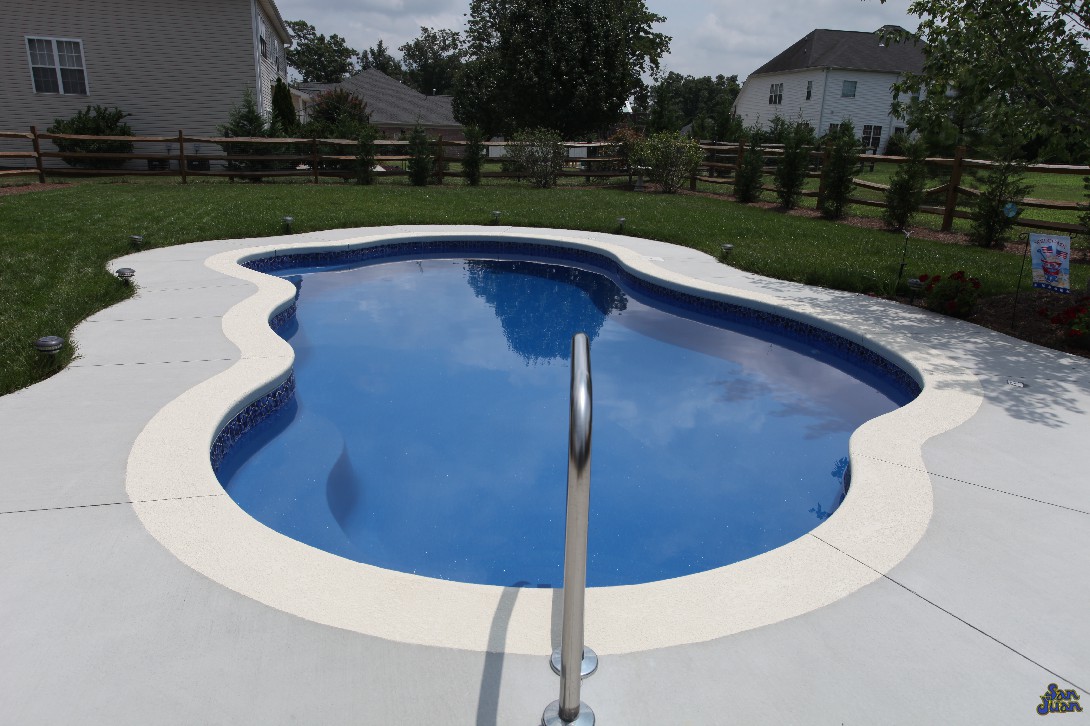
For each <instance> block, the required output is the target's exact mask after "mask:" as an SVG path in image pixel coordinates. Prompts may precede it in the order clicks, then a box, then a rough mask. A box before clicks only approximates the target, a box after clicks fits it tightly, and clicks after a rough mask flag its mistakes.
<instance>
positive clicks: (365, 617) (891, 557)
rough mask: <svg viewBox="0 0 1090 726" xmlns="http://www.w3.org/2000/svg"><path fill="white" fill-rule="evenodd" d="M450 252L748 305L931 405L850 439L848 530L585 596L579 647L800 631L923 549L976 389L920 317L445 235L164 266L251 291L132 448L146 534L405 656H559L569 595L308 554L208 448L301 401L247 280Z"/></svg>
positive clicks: (545, 234)
mask: <svg viewBox="0 0 1090 726" xmlns="http://www.w3.org/2000/svg"><path fill="white" fill-rule="evenodd" d="M454 240H462V241H465V240H476V241H478V242H480V243H482V244H488V245H491V246H495V245H504V246H505V248H513V249H522V248H524V247H534V246H538V245H543V244H545V245H549V246H550V247H552V248H559V249H562V250H566V251H568V252H571V253H573V254H592V255H597V256H599V257H603V258H606V259H608V260H610V261H611V262H612V263H614V264H615V265H616V267H617V268H618V269H619V270H620V271H621V272H622V273H623V274H624V275H627V276H631V277H632V278H633V279H636V280H639V281H649V282H653V283H654V284H655V285H658V286H661V287H662V288H664V289H668V290H670V291H673V292H674V293H676V294H677V295H678V296H680V297H682V298H689V297H699V298H700V299H706V300H709V301H712V302H713V303H715V304H722V305H725V306H734V307H738V306H741V307H744V308H746V309H748V310H752V311H753V312H754V314H755V315H756V316H758V317H760V316H764V315H775V316H780V317H781V318H782V319H786V320H788V321H790V322H791V323H792V324H798V325H800V326H804V327H808V328H811V329H815V330H817V331H818V332H819V333H821V332H827V333H829V334H835V335H837V336H839V337H841V338H843V339H845V340H847V341H849V342H851V343H852V344H854V345H858V346H860V347H861V348H865V349H868V350H872V351H876V352H877V353H880V354H881V355H882V356H883V357H884V358H886V359H888V360H890V361H892V362H894V363H896V364H897V365H898V366H899V367H900V368H902V369H903V370H904V371H907V372H908V373H909V374H911V376H912V378H914V379H915V380H916V381H918V382H919V383H920V384H921V385H922V387H923V390H922V392H921V393H920V395H919V396H918V397H917V398H916V399H915V400H914V401H913V402H912V403H911V404H909V405H907V406H904V407H902V408H899V409H897V410H895V411H893V412H891V413H888V414H886V415H884V416H880V417H879V418H877V419H872V420H871V421H868V422H867V423H865V424H863V426H861V427H860V428H859V429H857V430H856V432H855V433H854V434H852V436H851V439H850V442H849V456H850V458H851V466H852V482H851V490H850V492H849V494H848V497H847V498H846V499H845V501H844V502H843V503H842V504H841V505H840V507H839V509H838V510H837V514H836V516H835V517H830V518H828V519H826V520H825V521H823V522H822V523H821V524H820V525H819V526H818V527H817V528H816V529H815V530H813V531H811V532H810V533H808V534H806V535H803V536H802V537H799V538H798V539H796V540H794V541H792V542H789V543H788V544H786V545H784V546H782V547H777V548H776V549H774V550H771V551H769V552H765V553H764V554H760V555H757V556H755V557H751V558H749V559H747V560H743V561H741V562H737V563H735V564H733V565H729V566H727V567H720V568H717V569H714V570H709V571H706V572H700V573H696V574H693V575H687V576H685V577H679V578H674V579H670V580H662V581H657V582H650V583H644V584H640V585H628V586H619V587H597V588H590V589H588V590H587V614H586V642H587V643H588V644H591V645H592V646H593V647H594V649H595V650H596V651H597V652H598V653H599V655H608V654H615V653H628V652H634V651H643V650H648V649H653V648H663V647H670V646H676V645H681V644H686V643H697V642H703V641H707V640H710V639H714V638H721V637H725V636H728V635H732V634H735V633H740V632H742V631H745V630H749V629H753V628H758V627H762V626H765V625H770V624H773V623H777V622H780V621H782V620H785V619H788V618H792V617H796V616H800V615H803V614H805V613H808V612H810V611H813V610H815V609H817V608H821V607H823V606H825V605H829V604H831V603H834V602H836V601H838V600H840V599H842V598H845V597H847V596H849V595H851V594H852V593H854V592H856V591H858V590H860V589H861V588H863V587H865V586H867V585H868V584H870V583H873V582H875V581H876V580H878V579H880V578H881V577H882V576H883V574H884V573H887V572H889V571H890V570H891V569H892V568H893V567H895V566H896V565H897V564H898V563H899V562H901V561H902V560H903V559H904V558H905V557H906V556H907V555H908V553H909V552H910V551H911V550H912V548H913V547H914V546H915V545H916V544H917V543H918V542H919V541H920V538H921V537H922V536H923V534H924V532H925V531H926V529H927V525H928V522H929V521H930V518H931V512H932V497H933V494H932V488H931V481H930V478H929V476H928V474H927V470H926V467H925V465H924V462H923V458H922V449H921V447H922V445H923V443H924V442H925V441H926V440H927V439H928V438H930V437H932V436H935V435H938V434H941V433H944V432H946V431H949V430H951V429H953V428H955V427H957V426H959V425H960V424H961V423H963V422H965V421H967V420H968V419H969V418H970V417H971V416H972V415H973V414H974V413H975V412H976V410H977V409H978V408H979V406H980V402H981V393H980V391H981V386H980V382H979V381H978V379H977V378H976V376H975V375H973V374H972V373H971V372H969V371H966V370H965V369H963V368H962V367H960V366H959V365H958V364H957V362H955V361H954V360H952V359H951V358H949V357H948V356H946V355H945V354H944V352H943V351H942V349H941V348H937V347H936V346H934V345H930V344H928V343H927V342H926V341H917V340H916V339H915V338H914V337H912V335H911V334H908V335H906V334H904V332H902V331H906V332H907V331H912V330H914V329H916V328H918V326H919V323H920V319H921V318H920V313H919V312H918V311H905V310H903V309H902V308H900V307H898V306H896V305H890V304H886V303H883V302H881V301H873V300H869V299H867V298H863V297H861V296H853V295H849V294H844V293H835V292H829V291H821V290H814V289H811V288H806V287H804V286H801V285H792V284H790V283H781V282H778V281H774V280H768V279H766V278H761V277H759V276H754V275H746V274H743V273H739V272H737V271H734V270H730V269H729V268H724V267H722V266H721V265H719V264H718V263H717V262H716V261H715V260H714V259H712V258H711V257H709V256H707V255H703V254H701V253H699V252H695V251H693V250H689V249H685V248H680V247H676V246H674V245H669V244H664V243H658V242H652V241H648V240H638V239H632V238H626V237H617V236H612V235H602V234H596V233H586V232H572V231H566V230H548V229H519V228H506V227H452V226H447V227H377V228H366V229H357V230H337V231H332V232H321V233H313V234H308V235H298V236H290V237H281V238H273V239H268V240H261V241H260V243H259V244H258V245H257V246H255V241H253V240H228V241H219V242H209V243H199V244H195V245H192V246H191V247H188V248H178V251H179V252H181V253H182V254H183V255H184V258H183V259H184V260H193V261H192V262H189V261H185V262H172V263H171V267H172V268H175V269H182V270H184V269H186V268H187V266H189V267H192V266H194V265H200V264H203V265H204V266H205V267H207V268H208V269H210V270H212V271H214V272H215V273H217V274H219V275H222V279H223V281H224V285H226V286H229V287H233V288H236V289H237V286H238V285H249V286H252V289H253V292H252V293H251V294H250V295H249V297H246V298H245V299H243V300H242V301H241V302H238V303H234V304H233V305H232V306H230V307H229V309H226V310H225V311H224V313H223V323H222V329H223V334H224V336H225V337H226V338H227V339H228V340H229V341H231V342H232V343H233V344H234V345H235V346H237V348H238V349H239V351H240V354H239V357H238V359H237V360H236V361H235V362H234V364H233V365H231V366H230V367H229V368H228V369H227V370H225V371H223V372H222V373H219V374H216V375H214V376H212V377H210V378H209V379H207V380H205V381H204V382H202V383H200V384H197V385H195V386H193V387H192V388H190V389H189V390H187V391H185V392H184V393H182V394H181V395H179V396H178V397H177V398H175V399H174V400H173V401H171V402H169V403H168V404H166V405H165V406H164V407H163V408H162V409H161V410H160V411H159V412H158V413H157V414H155V415H154V416H153V417H152V418H151V419H150V420H149V421H148V423H147V425H146V426H145V427H144V430H143V431H141V433H140V434H139V436H138V437H137V439H136V441H135V442H134V444H133V447H132V450H131V451H130V454H129V461H128V466H127V467H126V472H125V482H126V490H127V492H128V495H129V499H130V500H131V501H132V509H133V512H134V513H135V514H136V515H137V516H138V517H139V518H140V520H141V522H142V523H143V525H144V527H145V528H146V529H147V531H148V532H149V534H151V536H153V537H154V538H155V539H156V540H158V541H159V542H160V543H161V544H162V545H163V547H164V548H165V549H166V550H168V551H169V552H170V553H171V554H172V555H173V556H174V557H176V558H177V559H178V560H180V561H181V562H183V563H184V564H186V565H187V566H189V567H191V568H192V569H194V570H195V571H197V572H199V573H201V574H202V575H204V576H206V577H208V578H209V579H211V580H213V581H214V582H217V583H220V584H221V585H223V586H224V587H225V588H228V589H230V590H233V591H234V592H237V593H239V594H241V595H243V596H245V597H248V598H251V599H253V600H256V601H258V602H260V603H263V604H265V605H267V606H269V607H272V608H275V609H278V610H281V611H283V612H285V613H289V614H292V615H295V616H297V617H301V618H304V619H307V620H310V621H312V622H315V623H319V624H325V625H329V626H332V627H336V628H341V629H344V630H349V631H352V632H356V633H360V634H364V635H369V636H374V637H379V638H384V639H388V640H392V641H397V642H402V643H414V644H419V645H425V646H434V647H444V648H458V649H465V650H474V651H479V652H484V651H487V652H504V653H509V654H532V655H538V656H546V655H548V654H549V653H550V652H551V651H552V648H553V647H554V646H555V645H556V644H557V642H558V638H559V631H558V623H559V620H558V612H557V607H558V600H557V598H556V597H555V595H554V594H555V593H558V592H559V591H557V590H548V589H537V588H511V587H495V586H487V585H472V584H465V583H460V582H454V581H445V580H439V579H435V578H428V577H420V576H416V575H411V574H405V573H401V572H397V571H393V570H388V569H384V568H379V567H374V566H372V565H367V564H364V563H359V562H353V561H351V560H348V559H345V558H343V557H338V556H335V555H332V554H329V553H326V552H323V551H321V550H318V549H316V548H314V547H310V546H308V545H304V544H302V543H300V542H297V541H295V540H293V539H291V538H289V537H286V536H284V535H282V534H280V533H278V532H275V531H274V530H271V529H269V528H268V527H266V526H264V525H262V524H260V523H259V522H257V521H256V520H255V519H254V518H253V517H251V516H250V515H249V514H247V513H246V512H244V511H243V510H242V509H241V508H240V507H239V506H238V505H237V504H235V502H234V501H233V500H231V499H230V497H228V496H227V495H226V494H225V492H224V490H223V487H222V485H221V484H220V482H219V480H218V479H217V478H216V476H215V474H214V472H213V469H212V466H211V465H210V462H209V453H208V452H209V447H210V446H212V445H213V444H214V443H222V442H217V437H218V436H219V434H220V433H221V432H222V431H224V427H225V426H227V429H228V430H229V431H235V432H236V433H238V432H240V431H241V430H243V429H245V420H244V419H245V415H244V414H245V413H246V412H247V411H253V410H254V409H255V407H256V408H257V409H260V408H261V407H262V406H267V407H272V406H275V404H276V398H277V396H276V395H275V394H276V392H278V391H279V392H280V395H286V394H285V392H286V391H289V390H290V389H291V387H292V375H291V371H292V366H293V363H294V352H293V351H292V350H291V347H290V346H289V345H288V344H287V343H286V342H285V341H284V340H283V339H282V338H281V337H279V336H278V335H277V334H275V333H274V332H273V331H272V329H271V328H270V327H269V326H268V325H266V324H265V323H266V321H271V320H276V319H277V318H279V317H281V316H285V315H286V313H287V311H289V310H290V308H291V307H292V305H293V304H294V297H295V292H296V291H295V287H294V286H293V285H292V284H291V283H289V282H287V281H285V280H282V279H279V278H276V277H273V276H270V275H267V274H263V273H260V272H257V271H254V270H252V269H247V268H246V265H257V264H259V263H262V261H264V263H262V264H267V263H269V262H270V261H271V262H272V263H274V264H273V267H275V263H276V262H277V261H278V260H281V259H283V258H293V257H296V256H298V255H307V256H313V257H333V256H341V255H345V254H350V255H356V256H359V257H365V256H368V255H371V254H372V253H373V252H374V251H376V250H383V249H389V248H390V247H393V246H403V247H405V248H408V249H411V248H415V247H419V246H422V245H425V246H426V245H435V244H437V243H442V242H447V241H454ZM144 254H146V255H148V256H149V257H154V256H155V254H156V253H144ZM374 254H378V253H377V252H374ZM191 255H192V256H191ZM140 259H142V258H138V259H137V260H133V261H134V262H138V261H140ZM126 261H129V260H126ZM766 290H767V292H766ZM144 294H145V293H144V292H141V296H143V295H144ZM147 294H149V295H151V296H154V295H155V294H156V292H155V291H150V292H149V293H147ZM167 294H171V293H169V292H168V293H167ZM139 300H140V297H138V298H137V302H138V303H139ZM255 402H260V403H255ZM228 438H229V437H228Z"/></svg>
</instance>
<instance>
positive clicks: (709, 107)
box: [646, 71, 741, 140]
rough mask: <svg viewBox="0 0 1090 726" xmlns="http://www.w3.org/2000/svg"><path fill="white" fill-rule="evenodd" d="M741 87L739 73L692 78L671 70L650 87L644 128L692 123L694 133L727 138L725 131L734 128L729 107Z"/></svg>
mask: <svg viewBox="0 0 1090 726" xmlns="http://www.w3.org/2000/svg"><path fill="white" fill-rule="evenodd" d="M740 90H741V86H739V85H738V76H724V75H722V74H720V75H718V76H716V77H715V78H712V77H711V76H701V77H700V78H694V77H693V76H683V75H681V74H680V73H674V72H673V71H671V72H670V73H667V74H666V75H665V76H663V77H662V78H661V79H660V80H659V82H658V83H656V84H654V85H653V86H651V88H650V93H649V95H648V101H649V104H648V105H649V108H647V109H646V111H647V114H648V120H647V128H648V130H649V131H678V130H679V129H681V127H683V126H685V125H686V124H690V123H691V124H693V135H694V136H696V137H700V138H711V137H715V138H719V139H728V138H729V137H728V136H726V135H725V134H727V133H728V129H734V126H733V125H732V124H733V121H732V118H731V117H732V112H731V107H732V106H733V105H734V101H735V99H736V98H737V97H738V93H739V91H740ZM731 140H734V139H731Z"/></svg>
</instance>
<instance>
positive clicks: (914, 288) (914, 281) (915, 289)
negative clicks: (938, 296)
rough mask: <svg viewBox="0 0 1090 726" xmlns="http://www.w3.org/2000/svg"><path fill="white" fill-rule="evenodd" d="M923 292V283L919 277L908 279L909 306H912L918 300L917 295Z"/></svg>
mask: <svg viewBox="0 0 1090 726" xmlns="http://www.w3.org/2000/svg"><path fill="white" fill-rule="evenodd" d="M920 290H923V283H922V282H921V281H920V279H919V278H918V277H910V278H908V304H909V305H912V304H913V301H915V299H916V294H917V293H919V292H920Z"/></svg>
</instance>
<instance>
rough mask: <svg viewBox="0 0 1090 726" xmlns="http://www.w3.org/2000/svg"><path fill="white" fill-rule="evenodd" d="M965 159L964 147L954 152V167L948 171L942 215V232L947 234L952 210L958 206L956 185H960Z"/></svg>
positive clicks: (951, 222) (951, 223) (952, 213)
mask: <svg viewBox="0 0 1090 726" xmlns="http://www.w3.org/2000/svg"><path fill="white" fill-rule="evenodd" d="M964 158H965V147H964V146H959V147H958V148H957V149H955V150H954V166H953V167H951V169H950V186H949V187H948V188H947V190H946V209H944V210H943V213H942V231H943V232H949V231H950V230H951V228H952V227H953V226H954V210H955V209H957V206H958V185H960V184H961V161H962V159H964Z"/></svg>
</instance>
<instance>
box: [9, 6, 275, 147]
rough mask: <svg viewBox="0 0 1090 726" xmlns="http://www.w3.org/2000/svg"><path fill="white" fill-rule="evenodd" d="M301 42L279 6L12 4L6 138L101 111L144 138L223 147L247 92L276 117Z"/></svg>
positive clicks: (10, 10) (42, 129)
mask: <svg viewBox="0 0 1090 726" xmlns="http://www.w3.org/2000/svg"><path fill="white" fill-rule="evenodd" d="M290 42H291V40H290V37H289V35H288V31H287V28H286V27H285V25H284V21H283V19H282V18H281V17H280V13H279V11H278V10H277V9H276V5H275V3H274V2H273V0H174V1H173V2H171V1H167V0H94V1H93V2H92V1H91V0H0V99H3V101H2V102H0V131H22V132H25V131H29V130H30V127H31V126H37V127H38V130H39V131H41V132H44V131H45V129H46V127H48V126H49V125H50V124H52V123H53V120H54V119H56V118H67V117H69V116H72V115H73V114H74V113H75V112H76V111H79V110H80V109H82V108H84V107H86V106H88V105H100V106H116V107H118V108H120V109H122V110H123V111H125V112H126V113H128V114H131V115H130V116H129V118H127V119H125V121H126V123H128V124H129V125H130V126H131V127H132V129H133V133H135V134H137V135H149V136H160V135H171V134H177V133H178V131H179V129H182V130H184V131H185V132H186V134H192V135H215V134H216V133H217V132H216V127H217V125H219V124H221V123H223V122H225V121H226V120H227V115H228V113H229V112H230V110H231V108H232V107H233V106H235V105H237V104H238V103H239V101H240V100H241V99H242V96H243V93H244V92H245V91H246V90H247V89H249V90H250V91H252V92H253V93H254V97H255V98H256V99H257V101H258V103H259V106H260V107H261V108H264V109H266V111H267V110H268V109H269V108H270V107H271V96H272V93H271V86H272V84H273V83H275V81H276V78H277V76H280V77H281V78H284V79H285V80H286V79H287V60H286V57H285V51H284V48H285V46H287V45H288V44H290ZM149 150H150V149H149Z"/></svg>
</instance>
